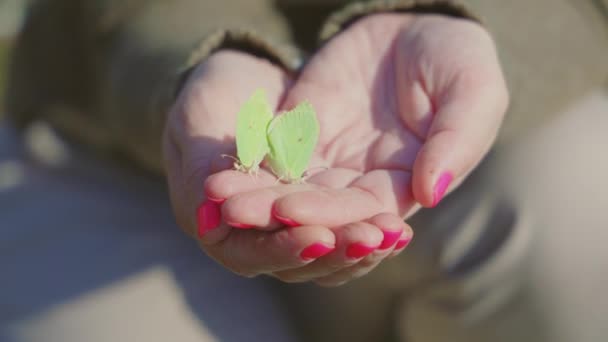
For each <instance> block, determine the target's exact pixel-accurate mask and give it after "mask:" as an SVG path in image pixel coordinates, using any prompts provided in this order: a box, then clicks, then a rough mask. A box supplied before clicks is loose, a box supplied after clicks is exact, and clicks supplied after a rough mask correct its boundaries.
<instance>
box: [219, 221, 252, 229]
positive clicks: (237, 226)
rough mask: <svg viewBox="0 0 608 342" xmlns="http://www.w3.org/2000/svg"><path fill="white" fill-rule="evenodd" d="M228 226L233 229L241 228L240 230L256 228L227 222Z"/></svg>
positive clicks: (250, 225)
mask: <svg viewBox="0 0 608 342" xmlns="http://www.w3.org/2000/svg"><path fill="white" fill-rule="evenodd" d="M226 224H228V225H229V226H231V227H234V228H239V229H250V228H253V227H255V226H254V225H252V224H245V223H238V222H226Z"/></svg>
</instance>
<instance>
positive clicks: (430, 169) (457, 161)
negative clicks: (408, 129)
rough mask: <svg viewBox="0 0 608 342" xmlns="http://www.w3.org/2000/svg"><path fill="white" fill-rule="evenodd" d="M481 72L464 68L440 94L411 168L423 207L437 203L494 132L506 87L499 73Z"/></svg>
mask: <svg viewBox="0 0 608 342" xmlns="http://www.w3.org/2000/svg"><path fill="white" fill-rule="evenodd" d="M496 70H499V69H498V68H496ZM479 74H480V73H479V72H475V73H474V74H473V73H472V72H471V73H465V72H463V73H461V75H459V76H457V77H456V78H455V79H454V80H453V81H452V82H451V85H450V86H449V87H448V88H447V90H445V91H444V92H443V94H442V95H441V96H439V97H438V98H437V99H436V108H437V109H436V113H435V117H434V118H433V122H432V124H431V127H430V129H429V131H428V135H427V137H426V141H425V143H424V145H423V146H422V148H421V149H420V151H419V153H418V155H417V157H416V161H415V162H414V169H413V183H412V185H413V194H414V198H415V199H416V200H417V201H418V202H419V203H420V204H422V205H423V206H425V207H433V206H436V205H437V204H438V203H439V201H440V200H441V199H442V198H443V196H444V195H445V193H446V192H447V191H448V190H449V188H450V186H451V185H453V183H454V182H453V181H454V180H460V179H461V178H462V177H464V176H465V175H466V174H467V173H469V172H470V171H471V170H472V169H473V168H474V167H475V166H476V165H477V164H478V163H479V161H480V160H481V158H483V156H484V155H485V154H486V153H487V151H488V149H489V148H490V146H491V144H492V143H493V141H494V139H495V137H496V134H497V132H498V128H499V126H500V124H501V122H502V118H503V116H504V113H505V111H506V108H507V103H508V96H507V91H506V86H505V85H504V80H503V79H502V76H501V75H500V74H499V72H498V75H496V74H497V72H492V71H488V73H485V74H484V73H483V72H482V74H483V76H477V75H479Z"/></svg>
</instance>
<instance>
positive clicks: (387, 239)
mask: <svg viewBox="0 0 608 342" xmlns="http://www.w3.org/2000/svg"><path fill="white" fill-rule="evenodd" d="M382 234H384V240H382V243H381V244H380V246H379V247H378V249H380V250H384V249H389V248H391V247H393V245H394V244H395V242H396V241H397V240H398V239H399V237H400V236H401V231H400V230H398V231H392V230H383V231H382Z"/></svg>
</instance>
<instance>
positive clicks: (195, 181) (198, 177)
mask: <svg viewBox="0 0 608 342" xmlns="http://www.w3.org/2000/svg"><path fill="white" fill-rule="evenodd" d="M164 134H165V138H164V139H163V158H164V164H165V165H166V167H165V170H166V174H167V183H168V185H169V196H170V198H171V205H172V207H173V212H174V213H175V217H176V221H177V224H178V226H179V227H180V228H181V229H182V230H183V231H184V232H185V233H186V234H188V235H189V236H191V237H192V238H195V239H201V242H202V243H205V244H211V243H215V242H217V241H221V240H222V239H223V238H225V237H226V236H227V235H228V232H229V231H230V228H229V227H227V226H225V225H221V213H220V210H219V205H218V204H217V203H213V202H210V201H208V200H207V199H206V198H205V196H204V194H203V193H202V192H201V191H191V189H202V183H203V175H204V173H205V172H206V170H205V169H204V168H199V169H198V170H197V172H194V174H190V175H189V176H186V175H185V172H184V169H183V163H182V158H183V156H182V152H181V151H180V150H179V149H178V148H177V145H176V144H175V143H174V142H173V140H172V139H171V138H170V137H169V136H168V135H167V132H165V133H164ZM208 233H210V234H208Z"/></svg>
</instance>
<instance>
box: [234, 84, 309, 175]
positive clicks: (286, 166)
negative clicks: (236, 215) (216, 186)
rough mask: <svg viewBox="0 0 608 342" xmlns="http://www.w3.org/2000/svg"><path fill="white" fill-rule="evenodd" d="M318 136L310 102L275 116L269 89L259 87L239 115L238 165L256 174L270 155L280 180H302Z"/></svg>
mask: <svg viewBox="0 0 608 342" xmlns="http://www.w3.org/2000/svg"><path fill="white" fill-rule="evenodd" d="M318 139H319V123H318V121H317V117H316V115H315V111H314V109H313V107H312V105H311V104H310V103H309V102H307V101H304V102H302V103H300V104H298V105H297V106H296V107H295V108H294V109H292V110H290V111H287V112H285V113H282V114H280V115H277V116H274V115H273V111H272V108H271V107H270V104H269V103H268V100H267V99H266V93H265V92H264V91H263V90H261V89H259V90H256V91H255V92H254V94H253V95H252V96H251V98H249V99H248V100H247V101H246V102H245V103H244V104H243V106H242V107H241V109H240V110H239V113H238V115H237V123H236V149H237V157H238V162H236V163H235V168H236V169H237V170H239V171H242V172H247V173H250V174H255V173H257V171H258V170H259V165H260V163H261V162H262V161H264V159H266V162H267V165H268V166H269V167H270V169H271V170H272V172H273V173H274V174H275V175H276V176H277V177H278V178H279V180H281V181H283V182H288V183H298V182H301V181H302V175H303V174H304V172H305V171H306V168H307V167H308V163H309V162H310V158H311V156H312V154H313V151H314V149H315V146H316V145H317V141H318Z"/></svg>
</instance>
